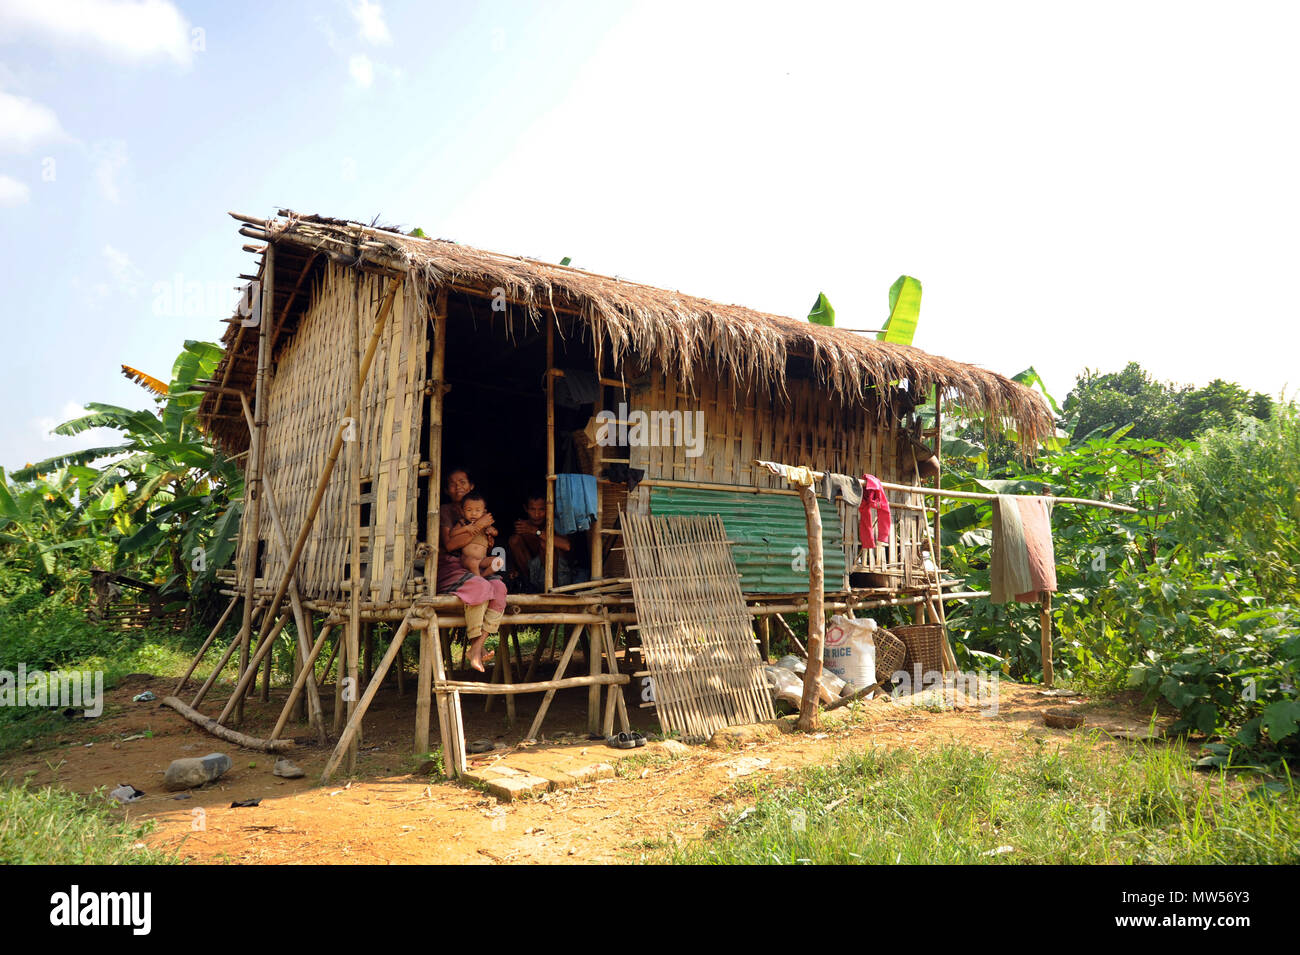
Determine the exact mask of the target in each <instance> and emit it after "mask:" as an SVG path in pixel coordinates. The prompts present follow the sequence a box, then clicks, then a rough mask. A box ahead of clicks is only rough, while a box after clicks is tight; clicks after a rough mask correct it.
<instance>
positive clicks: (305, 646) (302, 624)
mask: <svg viewBox="0 0 1300 955" xmlns="http://www.w3.org/2000/svg"><path fill="white" fill-rule="evenodd" d="M239 401H240V404H241V405H242V406H243V410H244V417H245V418H247V419H248V421H249V423H250V425H251V424H252V422H253V420H254V419H253V416H252V414H251V412H250V411H249V410H248V399H247V398H245V397H244V396H243V394H240V396H239ZM261 484H262V492H263V494H265V496H266V509H267V511H268V512H269V513H270V517H271V530H272V533H274V534H275V541H276V543H277V544H278V545H279V546H280V549H281V550H282V551H284V552H285V553H288V551H289V542H288V539H287V538H286V537H285V533H284V524H283V523H282V522H281V521H280V508H279V505H278V504H276V500H275V486H274V484H273V483H272V482H271V479H270V478H269V477H267V476H266V475H265V474H264V475H262V478H261ZM289 606H290V607H291V608H292V609H293V622H294V629H295V630H296V631H297V643H298V653H299V655H300V656H301V657H304V658H305V657H306V656H307V654H308V653H309V652H310V648H311V640H312V632H311V620H310V618H309V617H308V616H307V613H306V612H305V611H304V610H303V606H302V597H301V595H300V594H299V592H298V581H297V579H296V578H294V579H291V580H290V581H289ZM268 683H269V681H268ZM307 709H308V713H309V717H310V721H311V722H310V725H311V728H312V729H313V730H315V731H316V738H317V740H319V741H320V742H321V743H324V742H325V739H326V736H325V715H324V711H323V710H322V709H321V704H320V693H319V692H317V690H316V681H315V680H312V681H311V685H310V686H308V687H307ZM274 738H275V737H274V736H272V739H274Z"/></svg>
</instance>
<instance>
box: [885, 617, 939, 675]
mask: <svg viewBox="0 0 1300 955" xmlns="http://www.w3.org/2000/svg"><path fill="white" fill-rule="evenodd" d="M889 632H890V633H892V634H893V635H894V636H896V637H898V639H900V640H902V641H903V643H904V644H906V646H907V656H906V658H904V660H903V669H904V670H906V671H907V672H908V673H911V672H913V671H914V670H915V668H916V665H917V664H918V663H919V664H920V665H921V672H922V673H929V672H931V671H933V672H935V673H942V672H943V671H944V666H943V636H944V635H943V624H940V623H921V624H915V625H912V626H907V627H890V628H889Z"/></svg>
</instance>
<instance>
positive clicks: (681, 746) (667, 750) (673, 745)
mask: <svg viewBox="0 0 1300 955" xmlns="http://www.w3.org/2000/svg"><path fill="white" fill-rule="evenodd" d="M645 750H646V752H647V753H655V754H658V755H662V756H674V757H680V756H689V755H690V754H691V748H690V747H689V746H687V745H686V744H685V743H683V742H682V741H681V740H676V739H661V740H657V741H655V742H653V743H646V747H645Z"/></svg>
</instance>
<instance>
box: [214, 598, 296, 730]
mask: <svg viewBox="0 0 1300 955" xmlns="http://www.w3.org/2000/svg"><path fill="white" fill-rule="evenodd" d="M288 622H289V614H287V613H284V614H281V615H280V619H279V620H277V621H276V622H275V626H274V627H272V628H271V629H270V630H269V631H267V633H266V635H265V636H263V637H262V642H261V644H259V645H258V648H257V653H255V654H254V655H253V659H252V660H251V661H249V664H248V669H247V670H245V671H244V675H243V676H241V677H240V678H239V682H238V683H236V684H235V691H234V692H233V693H231V694H230V699H229V700H227V701H226V706H225V709H223V710H222V711H221V715H220V716H218V717H217V722H218V723H224V722H226V720H227V719H228V718H229V717H230V715H231V714H232V713H234V712H235V711H236V710H238V708H239V705H240V703H242V702H243V699H244V694H245V693H247V692H248V688H249V686H251V685H252V682H253V680H254V679H256V678H257V670H258V668H259V667H260V666H261V665H262V660H263V659H265V658H266V655H267V654H268V653H270V652H271V648H272V647H274V646H275V638H276V637H278V636H279V635H280V631H281V630H283V629H284V625H285V624H287V623H288Z"/></svg>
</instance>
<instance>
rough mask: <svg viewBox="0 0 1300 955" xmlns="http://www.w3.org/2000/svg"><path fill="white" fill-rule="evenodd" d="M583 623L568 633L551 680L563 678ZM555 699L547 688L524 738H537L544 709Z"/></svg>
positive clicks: (552, 691) (553, 692)
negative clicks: (558, 663) (567, 639)
mask: <svg viewBox="0 0 1300 955" xmlns="http://www.w3.org/2000/svg"><path fill="white" fill-rule="evenodd" d="M585 626H586V624H585V623H580V624H578V625H577V626H575V627H574V628H573V633H572V634H570V635H569V642H568V644H567V645H565V647H564V654H563V655H562V656H561V657H560V665H559V666H558V667H556V668H555V675H554V676H553V677H551V679H552V680H562V679H564V671H565V669H566V668H567V667H568V666H569V660H571V659H572V658H573V650H574V648H575V647H576V646H577V645H578V637H579V635H581V633H582V629H583V627H585ZM553 699H555V691H554V690H547V691H546V695H545V696H544V697H542V705H541V706H539V707H538V708H537V715H536V716H535V717H533V725H532V726H530V727H528V735H526V736H525V737H524V739H528V740H533V739H537V731H538V730H540V729H541V728H542V720H543V719H544V718H545V717H546V711H547V710H548V709H549V708H550V706H551V700H553Z"/></svg>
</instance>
